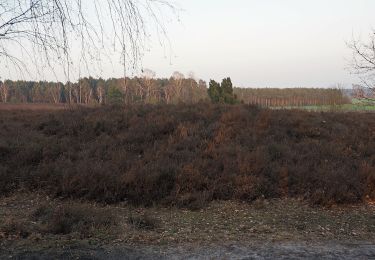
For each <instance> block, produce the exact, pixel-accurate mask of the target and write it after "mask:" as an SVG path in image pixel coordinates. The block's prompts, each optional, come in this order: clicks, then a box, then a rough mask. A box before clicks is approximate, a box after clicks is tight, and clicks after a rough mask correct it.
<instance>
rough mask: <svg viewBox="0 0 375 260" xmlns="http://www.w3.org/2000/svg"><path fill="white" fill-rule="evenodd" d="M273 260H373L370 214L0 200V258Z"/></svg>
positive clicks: (293, 206)
mask: <svg viewBox="0 0 375 260" xmlns="http://www.w3.org/2000/svg"><path fill="white" fill-rule="evenodd" d="M62 213H63V214H62ZM111 218H114V219H113V220H112V221H109V220H110V219H111ZM275 258H277V259H300V258H304V259H306V258H307V259H322V258H323V259H375V207H374V206H373V205H352V206H345V207H332V208H316V207H311V206H309V205H308V204H306V203H304V202H303V201H298V200H274V201H258V202H254V203H252V204H243V203H236V202H214V203H212V204H211V205H210V206H209V207H206V208H204V209H201V210H197V211H191V210H184V209H177V208H159V207H155V208H133V207H130V206H128V205H121V204H119V205H97V204H90V203H83V202H77V201H69V200H59V199H49V198H47V197H46V196H45V195H42V194H22V193H19V194H15V195H13V196H10V197H6V198H1V199H0V259H275Z"/></svg>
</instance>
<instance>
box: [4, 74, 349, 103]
mask: <svg viewBox="0 0 375 260" xmlns="http://www.w3.org/2000/svg"><path fill="white" fill-rule="evenodd" d="M208 100H211V102H213V103H227V104H236V103H244V104H251V105H257V106H262V107H290V106H309V105H340V104H345V103H350V99H349V98H348V97H347V96H346V95H345V94H344V93H343V91H342V90H340V89H334V88H331V89H316V88H288V89H276V88H263V89H250V88H236V87H234V86H233V84H232V81H231V79H230V78H225V79H223V80H222V82H221V84H220V83H218V82H216V81H214V80H211V81H210V82H209V85H208V86H207V83H206V82H205V81H204V80H196V79H195V77H194V76H193V75H192V74H191V75H189V76H188V77H185V76H184V75H183V74H182V73H180V72H174V73H173V75H172V76H171V77H170V78H156V77H155V73H154V72H152V71H151V70H145V71H144V72H143V75H142V76H140V77H134V78H125V79H124V78H118V79H116V78H111V79H107V80H104V79H101V78H99V79H96V78H92V77H89V78H82V79H79V80H78V81H77V82H75V83H72V82H66V83H61V82H47V81H39V82H36V81H11V80H6V81H4V82H1V81H0V102H1V103H52V104H61V103H66V104H82V105H97V104H98V105H104V104H116V103H117V104H178V103H186V104H193V103H198V102H200V101H208Z"/></svg>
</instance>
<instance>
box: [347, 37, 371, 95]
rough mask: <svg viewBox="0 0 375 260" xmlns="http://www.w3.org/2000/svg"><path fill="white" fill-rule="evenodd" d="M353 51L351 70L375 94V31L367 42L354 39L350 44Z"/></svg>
mask: <svg viewBox="0 0 375 260" xmlns="http://www.w3.org/2000/svg"><path fill="white" fill-rule="evenodd" d="M348 47H349V48H350V49H351V50H352V51H353V59H352V62H351V68H352V70H353V72H354V73H356V74H358V75H359V76H360V79H361V81H362V83H363V84H364V85H365V86H366V87H367V88H368V89H370V90H371V91H372V92H373V93H375V30H374V31H373V32H372V33H371V34H370V37H369V39H368V40H367V41H361V40H358V39H354V37H353V40H352V41H351V42H350V43H349V44H348Z"/></svg>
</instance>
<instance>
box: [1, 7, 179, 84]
mask: <svg viewBox="0 0 375 260" xmlns="http://www.w3.org/2000/svg"><path fill="white" fill-rule="evenodd" d="M166 10H169V11H172V13H173V14H174V15H177V12H176V10H177V9H176V7H175V5H173V4H172V3H170V2H169V1H168V0H0V63H3V66H4V65H5V67H10V66H11V67H13V68H16V69H18V71H20V72H25V71H27V68H28V66H26V62H25V61H26V60H27V61H29V62H31V63H32V64H33V65H34V66H35V68H36V69H37V70H38V73H42V74H43V73H44V71H45V70H47V69H50V70H51V71H52V72H53V73H55V68H56V64H58V65H61V68H63V70H64V73H65V76H66V77H67V79H68V80H70V77H71V75H70V74H71V71H73V70H72V69H71V68H72V67H73V66H81V65H82V66H85V68H86V70H87V71H89V72H90V71H91V70H94V69H98V71H101V67H100V66H101V61H102V59H103V58H108V59H109V60H110V58H109V57H110V56H111V55H114V54H118V59H119V60H120V61H121V63H122V64H123V65H124V79H125V78H126V75H125V74H126V69H127V68H128V67H129V68H136V67H138V65H139V64H138V63H139V62H140V60H141V58H142V55H143V52H144V50H145V48H146V47H147V46H146V44H147V42H148V39H149V37H150V35H151V34H150V30H151V29H152V31H156V32H157V34H158V36H159V37H158V38H159V39H160V41H162V43H163V44H164V43H166V42H167V41H168V38H167V33H166V28H165V24H166V21H165V20H164V19H165V17H168V16H165V15H164V14H163V12H165V11H166ZM150 25H151V26H154V28H150ZM76 57H80V58H79V62H78V64H76V62H75V58H76ZM110 62H112V61H111V60H110ZM55 75H56V74H55Z"/></svg>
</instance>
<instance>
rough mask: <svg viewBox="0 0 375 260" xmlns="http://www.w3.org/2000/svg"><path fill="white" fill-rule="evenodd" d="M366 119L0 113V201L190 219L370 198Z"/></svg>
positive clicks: (206, 108) (131, 110)
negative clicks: (44, 198) (168, 210)
mask: <svg viewBox="0 0 375 260" xmlns="http://www.w3.org/2000/svg"><path fill="white" fill-rule="evenodd" d="M374 129H375V118H374V116H373V114H365V113H361V114H351V113H346V114H342V113H310V112H303V111H271V110H260V109H258V108H256V107H252V106H245V105H241V106H222V105H221V106H219V105H218V106H215V105H210V104H203V103H202V104H199V105H194V106H191V105H179V106H165V105H164V106H151V105H149V106H132V107H103V108H93V109H88V108H85V109H83V108H78V109H75V110H69V111H68V110H61V111H27V112H25V111H15V110H13V111H0V136H1V139H0V192H1V194H2V195H5V194H8V193H9V192H14V191H17V190H19V189H24V190H39V191H43V192H46V193H48V194H51V195H53V196H58V197H65V198H79V199H87V200H94V201H98V202H106V203H114V202H120V201H127V202H129V203H131V204H134V205H152V204H163V205H174V206H179V207H190V208H193V209H194V208H200V207H202V206H204V205H205V204H206V203H207V202H209V201H212V200H240V201H254V200H256V199H262V198H281V197H294V198H295V197H298V198H304V199H306V200H308V201H310V202H311V203H314V204H325V205H327V204H332V203H356V202H361V201H364V200H369V199H374V198H375V181H374V180H375V131H374Z"/></svg>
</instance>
